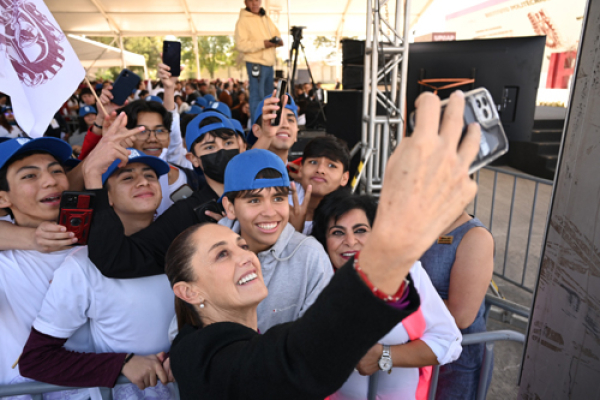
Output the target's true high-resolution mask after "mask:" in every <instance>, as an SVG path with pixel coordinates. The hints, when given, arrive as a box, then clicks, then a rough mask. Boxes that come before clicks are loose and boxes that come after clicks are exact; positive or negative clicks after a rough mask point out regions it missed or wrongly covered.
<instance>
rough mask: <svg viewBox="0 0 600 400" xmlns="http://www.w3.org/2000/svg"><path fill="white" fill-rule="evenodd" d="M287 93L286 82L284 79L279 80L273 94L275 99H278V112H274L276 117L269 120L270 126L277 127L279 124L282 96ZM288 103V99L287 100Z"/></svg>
mask: <svg viewBox="0 0 600 400" xmlns="http://www.w3.org/2000/svg"><path fill="white" fill-rule="evenodd" d="M286 93H287V81H286V80H285V79H280V80H279V82H277V92H276V93H275V97H276V98H278V99H279V110H277V111H276V114H277V116H276V117H275V118H273V119H272V120H271V125H273V126H279V124H280V123H281V113H282V112H283V107H282V105H283V99H282V96H283V95H284V94H286ZM288 101H289V99H288Z"/></svg>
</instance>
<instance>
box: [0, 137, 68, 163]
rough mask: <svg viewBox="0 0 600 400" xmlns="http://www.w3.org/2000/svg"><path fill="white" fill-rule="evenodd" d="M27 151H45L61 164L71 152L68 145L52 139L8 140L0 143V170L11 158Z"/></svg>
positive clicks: (62, 141)
mask: <svg viewBox="0 0 600 400" xmlns="http://www.w3.org/2000/svg"><path fill="white" fill-rule="evenodd" d="M28 151H45V152H47V153H49V154H51V155H52V156H54V157H55V158H56V159H57V160H58V161H59V162H60V163H61V164H62V163H64V162H65V160H67V159H68V158H69V157H71V153H72V152H73V150H72V149H71V146H70V145H69V143H67V142H65V141H64V140H61V139H57V138H53V137H41V138H37V139H31V138H16V139H10V140H6V141H4V142H0V168H3V167H4V166H5V165H6V163H7V162H8V161H9V160H10V159H11V158H12V157H14V156H17V155H19V154H23V153H26V152H28Z"/></svg>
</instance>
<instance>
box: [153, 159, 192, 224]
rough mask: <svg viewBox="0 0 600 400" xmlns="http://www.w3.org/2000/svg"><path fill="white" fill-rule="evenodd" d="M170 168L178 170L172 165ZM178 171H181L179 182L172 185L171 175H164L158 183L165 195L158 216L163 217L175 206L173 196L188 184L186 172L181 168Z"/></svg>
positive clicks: (157, 211)
mask: <svg viewBox="0 0 600 400" xmlns="http://www.w3.org/2000/svg"><path fill="white" fill-rule="evenodd" d="M163 153H164V151H163ZM170 167H171V168H177V167H173V166H172V165H171V166H170ZM177 170H178V171H179V176H178V177H177V180H176V181H175V182H174V183H173V184H171V185H170V184H169V174H164V175H162V176H160V177H159V178H158V182H159V183H160V189H161V190H162V194H163V195H162V200H161V202H160V205H159V206H158V209H157V210H156V214H157V215H161V214H162V213H164V212H165V211H167V209H168V208H169V207H171V206H172V205H173V200H171V194H173V193H174V192H175V191H177V189H179V188H180V187H181V186H183V185H185V184H187V183H188V181H187V175H186V174H185V172H184V171H183V170H181V169H180V168H177Z"/></svg>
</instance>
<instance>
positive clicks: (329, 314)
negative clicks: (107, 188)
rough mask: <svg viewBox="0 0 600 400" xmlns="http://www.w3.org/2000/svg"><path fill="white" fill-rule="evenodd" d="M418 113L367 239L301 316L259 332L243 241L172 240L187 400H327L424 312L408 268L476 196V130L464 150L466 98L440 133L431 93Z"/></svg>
mask: <svg viewBox="0 0 600 400" xmlns="http://www.w3.org/2000/svg"><path fill="white" fill-rule="evenodd" d="M416 106H417V116H416V129H415V131H414V133H413V136H412V137H410V138H407V139H404V140H403V141H402V142H401V144H400V145H399V146H398V147H397V148H396V150H395V152H394V154H393V155H392V156H391V157H390V159H389V162H388V166H387V169H386V180H385V185H384V187H383V189H382V192H381V197H380V205H379V209H378V211H377V212H378V215H379V216H380V217H379V218H377V221H376V222H375V223H374V225H373V229H372V231H371V235H370V237H369V239H368V240H367V241H366V243H365V245H364V246H363V248H362V251H361V253H360V254H359V255H358V256H357V257H356V261H354V260H349V261H348V262H347V263H346V265H344V266H343V267H342V268H340V269H339V270H338V272H337V273H336V274H335V275H334V277H333V279H332V280H331V282H330V284H329V285H328V286H327V287H326V288H325V289H324V290H323V292H322V293H321V295H320V297H319V298H318V299H317V301H316V302H315V303H314V304H313V306H312V307H311V308H310V309H309V310H308V311H307V312H306V313H305V314H304V315H303V316H302V317H301V318H300V319H298V320H296V321H294V322H291V323H288V324H282V325H276V326H274V327H273V328H271V329H269V331H267V332H263V333H262V334H259V333H258V332H257V331H256V324H257V316H256V308H257V306H258V304H259V302H260V301H261V300H263V299H264V298H265V297H266V296H267V289H266V287H265V284H264V282H263V280H262V274H261V267H260V263H259V262H258V259H257V258H256V256H255V255H254V254H253V253H252V252H250V251H249V250H248V249H247V245H246V243H245V242H244V241H243V239H242V238H241V237H239V236H238V235H237V234H235V233H233V232H232V231H230V230H228V229H227V228H225V227H222V226H218V225H199V226H195V227H192V228H189V229H188V230H186V231H184V232H183V233H182V234H181V235H180V236H179V237H178V238H177V239H175V241H174V242H173V244H172V245H171V248H170V249H169V251H168V253H167V257H166V273H167V276H168V278H169V280H170V282H171V285H172V286H173V291H174V292H175V295H176V297H177V298H179V299H180V300H181V302H180V303H179V305H178V310H177V313H178V317H179V322H180V324H183V323H185V324H186V326H184V327H182V329H180V333H179V335H178V336H177V338H176V339H175V341H174V343H173V346H172V348H171V366H172V370H173V373H174V376H175V379H176V381H177V382H178V384H179V389H180V393H181V398H182V399H184V400H186V399H198V398H210V399H263V400H264V399H282V398H285V399H302V400H306V399H320V400H322V399H323V398H324V397H326V396H328V395H330V394H331V393H333V392H335V391H336V390H337V389H339V388H340V387H341V386H342V384H343V383H344V382H345V381H346V379H347V378H348V376H350V374H351V373H352V371H353V370H354V367H355V366H356V365H357V364H358V363H359V361H360V360H361V359H362V358H363V356H364V355H365V354H366V353H367V352H368V350H369V349H370V348H371V347H373V345H374V344H375V343H376V342H377V341H378V340H379V339H380V338H381V337H383V336H384V335H385V334H386V333H388V332H389V331H390V330H391V329H392V328H394V326H396V325H397V324H398V323H399V322H400V321H401V320H402V319H404V318H405V317H407V316H408V315H410V314H411V313H412V312H414V311H416V310H417V309H418V307H419V295H418V293H417V290H416V289H415V288H414V286H413V284H412V283H411V282H410V277H408V273H409V270H410V269H411V267H412V266H413V265H414V263H415V262H416V261H417V260H418V259H419V257H420V256H421V255H422V254H423V252H425V250H427V248H428V247H429V246H430V245H431V242H433V240H435V238H436V237H437V236H438V235H439V234H440V232H442V230H443V229H444V228H445V227H446V226H448V225H449V224H450V223H451V222H452V221H453V220H455V219H456V217H457V216H458V215H459V214H460V212H461V211H462V210H463V209H464V207H465V206H466V205H467V204H468V203H469V201H470V200H471V199H472V198H473V197H474V195H475V193H476V191H477V185H476V184H475V183H474V182H473V181H471V180H470V179H469V176H468V167H469V165H470V164H471V161H472V160H473V159H474V157H475V154H476V153H477V151H478V149H479V128H478V127H477V126H470V127H469V129H468V133H467V136H466V137H465V139H464V140H463V141H462V142H461V143H460V146H459V140H460V136H461V130H462V125H463V122H462V121H463V119H462V115H463V109H464V94H462V93H461V92H457V93H455V94H453V95H452V96H451V97H450V103H449V105H448V107H447V108H446V111H445V113H444V119H443V121H442V123H441V129H440V126H439V121H438V119H437V116H438V115H440V106H439V99H438V98H437V97H436V96H434V95H432V94H429V93H427V94H423V95H421V96H420V97H419V99H418V100H417V102H416ZM264 117H265V118H274V115H268V116H264ZM438 132H439V133H438ZM457 149H458V150H457ZM257 189H259V188H257ZM382 216H383V217H382ZM407 277H408V278H407ZM407 279H408V283H406V282H405V281H406V280H407ZM356 327H360V329H356Z"/></svg>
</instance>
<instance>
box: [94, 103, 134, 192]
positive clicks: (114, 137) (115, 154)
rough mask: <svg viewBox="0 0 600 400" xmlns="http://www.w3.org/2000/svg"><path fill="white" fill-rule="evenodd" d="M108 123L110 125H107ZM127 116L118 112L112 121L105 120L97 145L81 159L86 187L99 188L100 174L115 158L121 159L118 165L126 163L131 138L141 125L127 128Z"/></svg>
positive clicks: (100, 182)
mask: <svg viewBox="0 0 600 400" xmlns="http://www.w3.org/2000/svg"><path fill="white" fill-rule="evenodd" d="M109 124H110V127H107V126H108V125H109ZM126 126H127V116H126V115H125V113H121V114H119V115H118V116H117V117H116V118H115V120H114V122H112V123H111V122H110V121H109V120H105V125H104V126H103V128H104V129H103V132H104V134H103V136H102V139H101V140H100V142H98V145H97V146H96V148H94V150H92V152H91V153H90V155H89V156H87V157H86V158H85V160H84V161H83V178H84V181H85V187H86V189H101V188H102V174H103V173H105V172H106V170H107V169H108V167H110V165H111V164H112V163H113V162H114V161H115V160H117V159H119V160H121V162H120V164H119V167H122V166H124V165H126V164H127V162H128V160H129V150H127V147H131V143H132V138H133V136H135V135H136V134H137V133H138V132H140V131H142V130H143V129H144V128H143V127H135V128H133V129H129V130H128V129H127V128H126Z"/></svg>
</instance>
